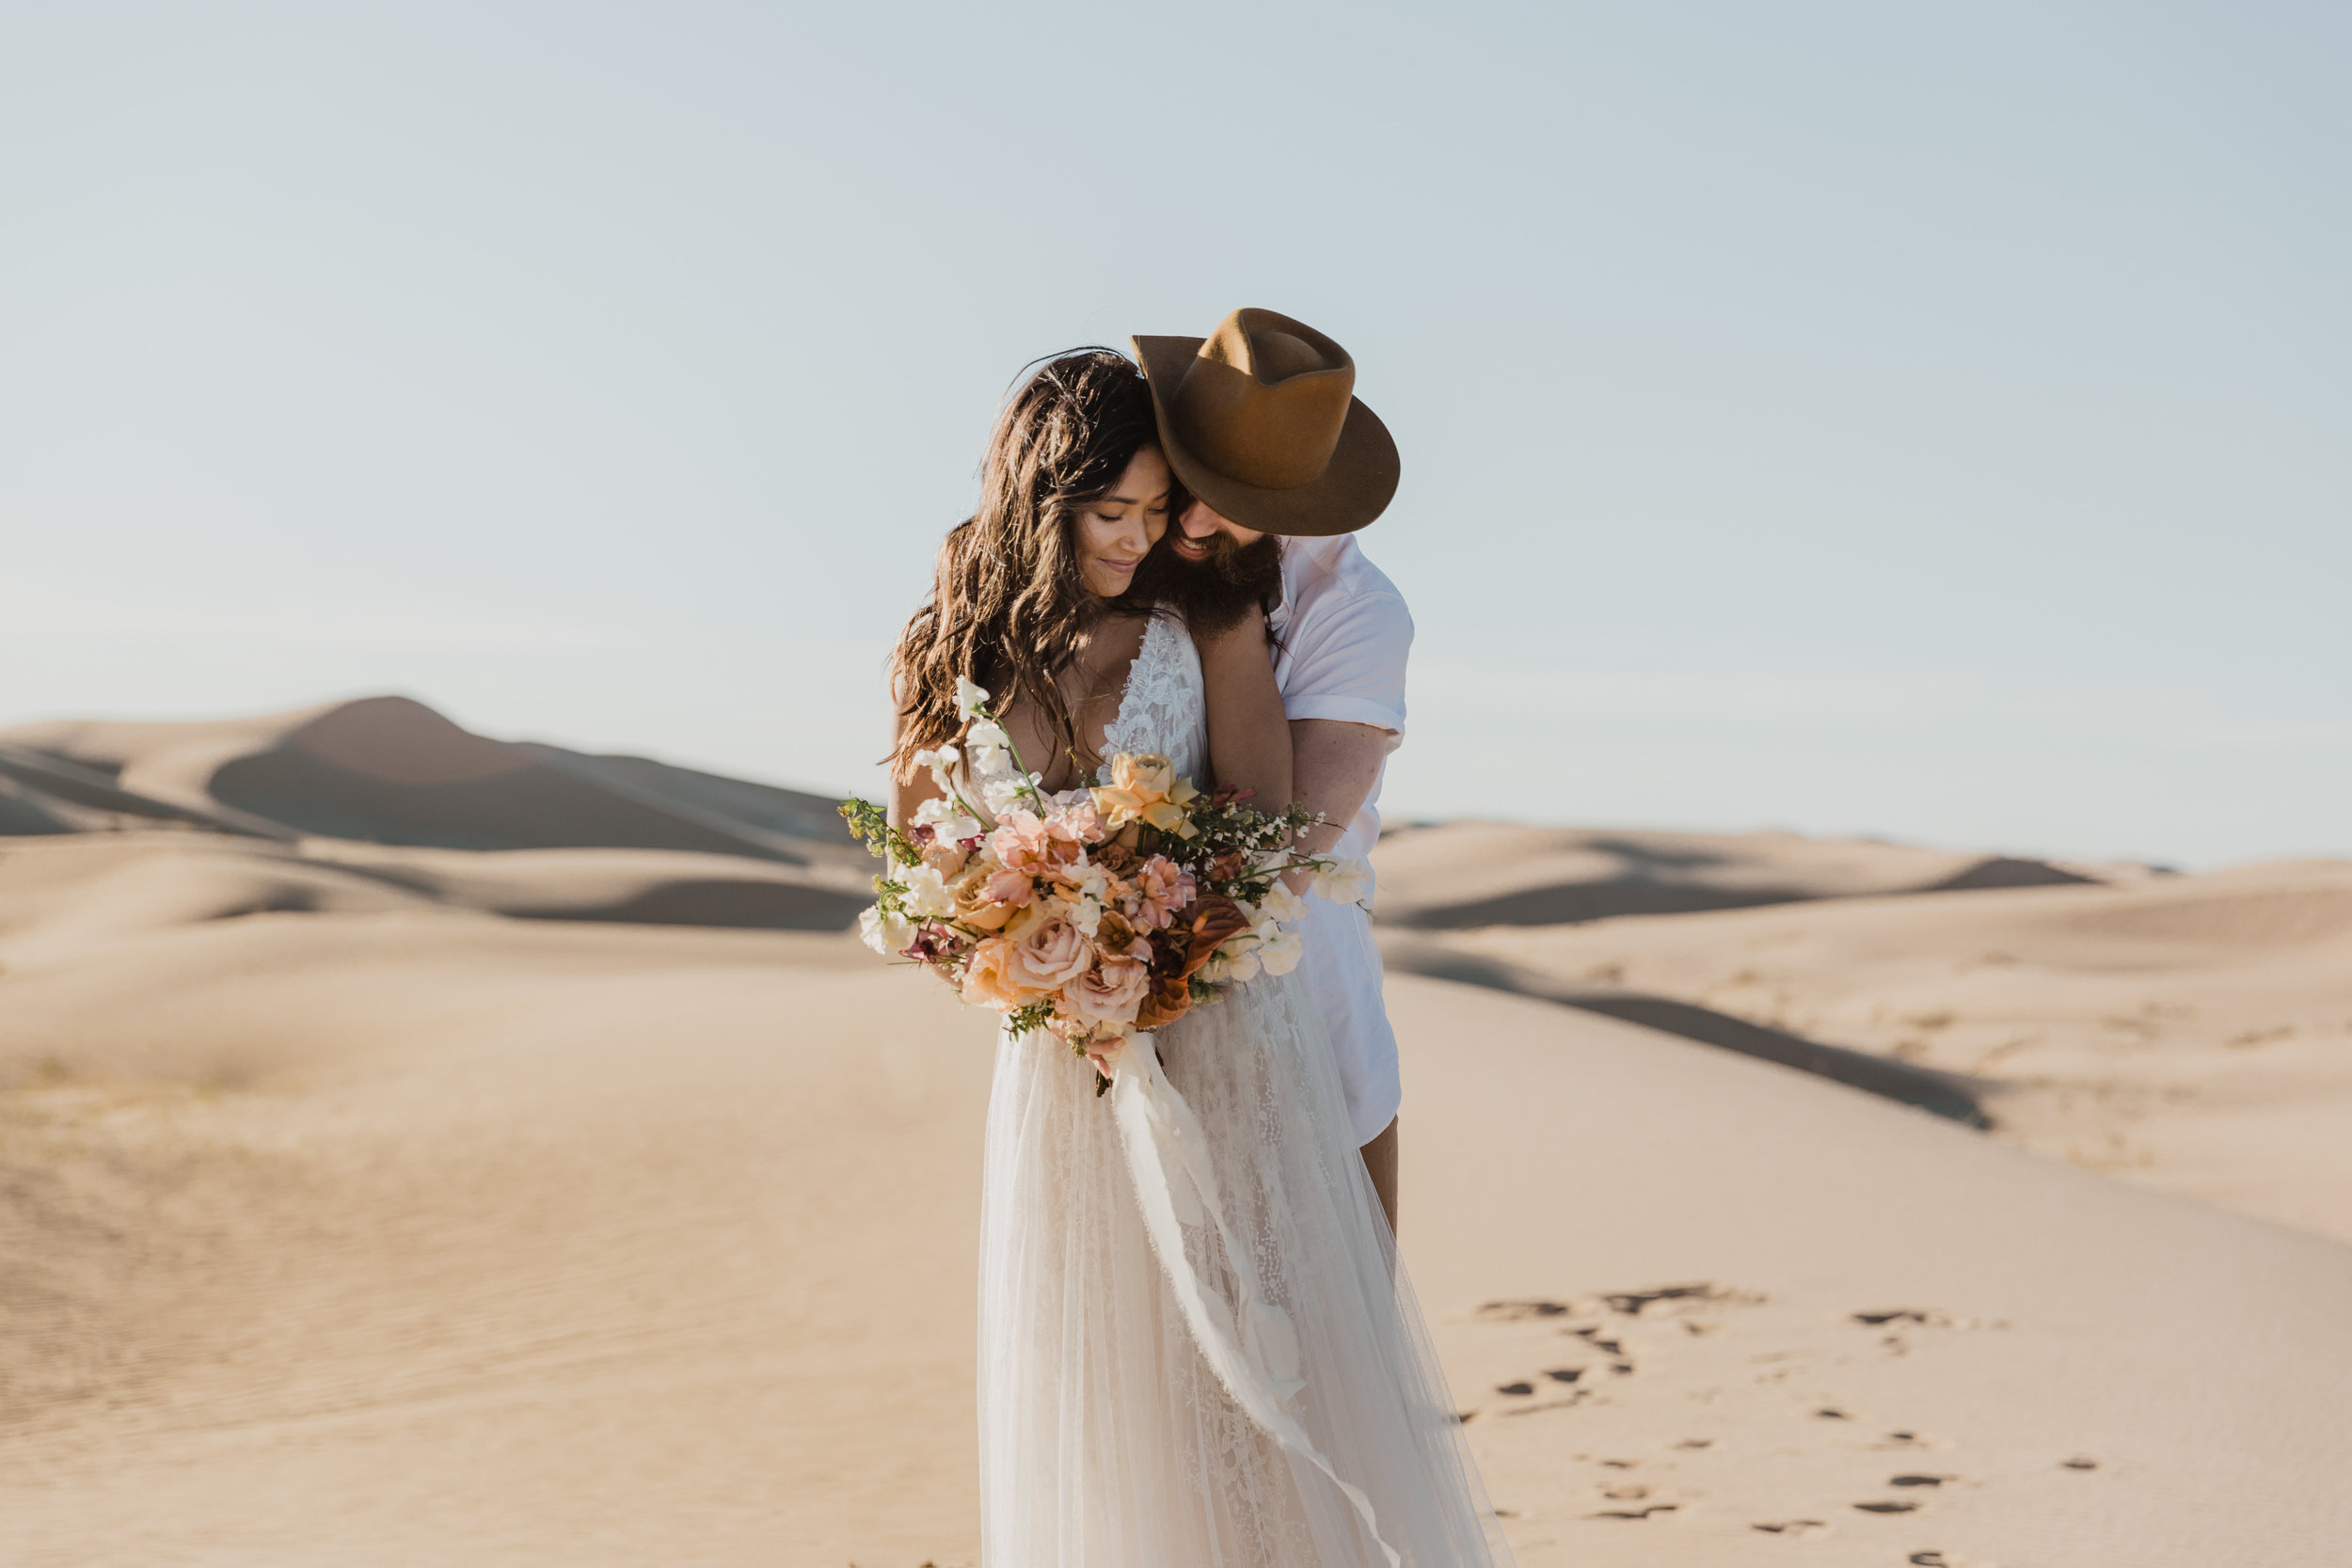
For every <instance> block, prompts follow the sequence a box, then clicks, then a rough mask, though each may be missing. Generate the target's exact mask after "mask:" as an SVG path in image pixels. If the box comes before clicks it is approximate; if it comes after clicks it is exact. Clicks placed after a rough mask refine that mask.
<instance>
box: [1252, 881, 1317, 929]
mask: <svg viewBox="0 0 2352 1568" xmlns="http://www.w3.org/2000/svg"><path fill="white" fill-rule="evenodd" d="M1258 909H1259V911H1260V912H1262V913H1263V915H1264V916H1265V917H1266V918H1267V919H1268V920H1276V921H1279V922H1281V924H1283V925H1285V926H1295V925H1296V924H1297V923H1298V922H1299V921H1301V920H1303V919H1305V918H1306V915H1307V900H1305V899H1304V898H1301V897H1300V896H1298V895H1296V894H1295V893H1293V892H1292V891H1291V890H1290V886H1289V884H1288V883H1286V882H1279V881H1278V882H1276V883H1275V884H1274V886H1273V887H1272V888H1270V889H1269V890H1267V893H1266V895H1265V897H1264V899H1263V901H1262V902H1261V903H1260V904H1259V905H1258Z"/></svg>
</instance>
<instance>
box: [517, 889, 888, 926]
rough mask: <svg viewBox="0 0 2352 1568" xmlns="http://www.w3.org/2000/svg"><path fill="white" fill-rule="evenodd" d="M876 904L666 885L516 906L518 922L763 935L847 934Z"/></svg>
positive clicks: (788, 892)
mask: <svg viewBox="0 0 2352 1568" xmlns="http://www.w3.org/2000/svg"><path fill="white" fill-rule="evenodd" d="M872 901H873V900H872V898H871V896H870V895H865V894H852V893H842V892H838V891H836V890H834V889H833V888H822V887H802V886H798V885H795V884H793V883H790V882H768V881H720V880H715V879H714V880H709V881H677V882H664V883H661V884H660V885H658V886H655V887H650V888H647V889H646V890H645V891H644V892H643V893H640V894H637V895H633V896H630V897H628V898H623V899H620V900H617V901H615V902H613V903H610V904H603V905H596V906H591V907H580V906H553V907H546V908H531V907H528V906H513V907H509V908H507V909H504V910H501V911H500V912H501V914H505V915H507V916H509V917H511V918H513V919H516V920H601V921H612V922H616V923H619V924H623V925H631V926H726V927H739V928H741V929H747V930H758V931H846V930H848V929H849V928H850V927H852V926H855V925H856V924H857V917H858V913H859V911H862V910H864V909H865V908H866V905H867V904H869V903H871V902H872Z"/></svg>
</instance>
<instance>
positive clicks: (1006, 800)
mask: <svg viewBox="0 0 2352 1568" xmlns="http://www.w3.org/2000/svg"><path fill="white" fill-rule="evenodd" d="M1036 791H1037V775H1036V774H1035V773H999V774H997V775H996V776H995V777H994V778H993V779H986V780H983V781H981V784H980V804H982V805H984V806H986V807H987V808H988V811H989V815H990V816H1004V815H1005V813H1007V812H1009V811H1010V810H1012V808H1013V807H1015V806H1025V805H1034V804H1035V803H1036V802H1035V801H1034V800H1031V799H1030V797H1031V796H1032V795H1034V794H1035V793H1036Z"/></svg>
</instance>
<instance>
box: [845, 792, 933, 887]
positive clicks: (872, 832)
mask: <svg viewBox="0 0 2352 1568" xmlns="http://www.w3.org/2000/svg"><path fill="white" fill-rule="evenodd" d="M841 817H842V820H843V821H845V822H847V823H849V825H850V836H851V837H852V838H854V839H856V840H857V841H858V842H859V843H860V844H863V845H865V846H866V853H867V854H870V855H879V856H881V857H882V858H883V859H884V860H887V861H890V862H892V863H896V864H898V865H914V864H915V863H917V862H919V861H920V860H922V858H923V852H922V850H920V849H918V848H916V847H915V844H914V840H913V839H911V838H909V837H907V835H906V834H904V833H902V832H899V831H898V829H896V828H894V827H892V826H891V825H890V814H889V813H888V812H887V811H885V810H883V809H882V807H880V806H878V805H876V804H874V802H873V801H871V800H861V799H859V798H858V797H857V796H854V795H852V796H851V797H850V799H848V800H844V801H842V802H841ZM875 885H876V886H877V887H880V886H881V883H880V882H877V883H876V884H875ZM896 891H898V892H904V891H905V889H903V888H899V889H897V890H896Z"/></svg>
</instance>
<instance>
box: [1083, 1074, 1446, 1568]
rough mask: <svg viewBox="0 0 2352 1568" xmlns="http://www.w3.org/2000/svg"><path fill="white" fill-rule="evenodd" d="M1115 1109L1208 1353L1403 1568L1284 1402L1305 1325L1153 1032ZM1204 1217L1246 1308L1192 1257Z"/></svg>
mask: <svg viewBox="0 0 2352 1568" xmlns="http://www.w3.org/2000/svg"><path fill="white" fill-rule="evenodd" d="M1111 1109H1112V1113H1113V1115H1115V1116H1116V1117H1117V1118H1118V1121H1119V1132H1120V1140H1119V1141H1120V1147H1121V1148H1123V1149H1124V1150H1125V1151H1126V1155H1127V1169H1128V1172H1129V1174H1130V1175H1132V1176H1133V1177H1134V1178H1135V1183H1136V1199H1137V1200H1138V1202H1140V1204H1141V1205H1142V1208H1143V1227H1144V1229H1145V1230H1146V1231H1147V1232H1149V1233H1150V1235H1151V1238H1152V1251H1154V1252H1156V1253H1158V1254H1159V1258H1160V1265H1161V1267H1162V1268H1163V1269H1165V1270H1166V1271H1167V1273H1168V1286H1169V1288H1170V1289H1171V1290H1173V1291H1175V1293H1176V1301H1177V1304H1178V1306H1179V1307H1182V1308H1183V1310H1184V1322H1185V1323H1186V1324H1188V1325H1189V1326H1190V1327H1191V1329H1192V1337H1193V1340H1194V1342H1195V1343H1197V1344H1198V1345H1199V1346H1200V1354H1201V1355H1202V1357H1203V1358H1204V1359H1206V1360H1207V1362H1208V1363H1209V1366H1210V1368H1211V1369H1212V1370H1215V1371H1216V1375H1217V1381H1218V1382H1220V1383H1222V1384H1224V1385H1225V1387H1226V1390H1227V1391H1228V1392H1229V1393H1231V1394H1232V1396H1233V1399H1234V1402H1236V1403H1238V1404H1239V1405H1240V1406H1241V1407H1242V1410H1243V1411H1244V1412H1245V1413H1246V1414H1247V1415H1248V1417H1249V1418H1250V1419H1251V1420H1253V1421H1255V1422H1257V1423H1258V1426H1259V1427H1260V1429H1261V1430H1263V1432H1264V1433H1266V1435H1267V1436H1269V1437H1271V1438H1273V1439H1274V1440H1275V1441H1276V1442H1278V1443H1279V1444H1281V1445H1282V1447H1284V1448H1286V1449H1290V1451H1291V1452H1293V1453H1295V1454H1296V1455H1298V1457H1300V1458H1301V1459H1304V1460H1306V1461H1307V1462H1308V1463H1309V1464H1311V1465H1313V1466H1314V1467H1315V1468H1316V1469H1318V1470H1321V1471H1322V1472H1323V1473H1324V1474H1325V1475H1327V1476H1328V1477H1330V1478H1331V1484H1332V1485H1334V1486H1336V1487H1338V1488H1339V1489H1340V1490H1341V1492H1343V1493H1344V1494H1345V1495H1346V1497H1347V1500H1348V1501H1349V1502H1351V1503H1353V1504H1354V1505H1355V1507H1356V1513H1357V1514H1358V1515H1359V1517H1360V1518H1361V1519H1362V1520H1363V1522H1364V1528H1365V1529H1366V1530H1368V1531H1370V1532H1371V1535H1372V1539H1373V1542H1374V1544H1376V1545H1378V1546H1379V1548H1380V1550H1381V1552H1382V1553H1383V1554H1384V1555H1386V1557H1387V1558H1388V1560H1389V1568H1402V1565H1403V1562H1404V1559H1402V1558H1400V1557H1399V1556H1398V1555H1397V1552H1396V1548H1395V1547H1393V1546H1391V1545H1390V1544H1388V1543H1387V1542H1386V1541H1384V1540H1382V1539H1381V1537H1380V1525H1379V1521H1378V1520H1376V1519H1375V1518H1374V1517H1373V1512H1372V1499H1371V1498H1370V1497H1366V1496H1365V1495H1364V1492H1363V1489H1362V1488H1361V1487H1359V1486H1356V1485H1353V1484H1351V1483H1350V1482H1348V1481H1342V1480H1341V1479H1340V1475H1339V1472H1338V1471H1337V1470H1335V1469H1333V1468H1332V1467H1331V1462H1330V1460H1328V1459H1327V1458H1325V1457H1324V1454H1323V1450H1321V1449H1318V1448H1316V1447H1315V1445H1314V1440H1313V1439H1312V1438H1311V1437H1309V1436H1308V1435H1307V1432H1306V1429H1305V1428H1304V1427H1302V1426H1300V1425H1299V1424H1298V1421H1297V1419H1296V1418H1295V1417H1293V1416H1292V1415H1291V1413H1290V1412H1289V1411H1288V1410H1287V1409H1285V1408H1284V1406H1285V1405H1287V1404H1288V1403H1289V1402H1290V1401H1291V1399H1292V1397H1293V1396H1295V1394H1297V1392H1298V1391H1299V1390H1300V1389H1301V1388H1304V1387H1305V1386H1307V1385H1306V1381H1305V1380H1304V1379H1303V1378H1301V1377H1300V1376H1299V1352H1298V1330H1297V1327H1296V1325H1295V1324H1294V1323H1292V1322H1291V1319H1290V1314H1289V1313H1287V1312H1285V1311H1283V1310H1282V1308H1281V1307H1279V1306H1277V1305H1275V1304H1274V1303H1273V1302H1270V1301H1268V1300H1266V1299H1265V1291H1264V1285H1263V1281H1262V1280H1260V1278H1259V1277H1258V1268H1257V1254H1256V1253H1255V1252H1254V1251H1253V1250H1252V1249H1250V1248H1248V1247H1245V1246H1243V1245H1241V1244H1240V1243H1239V1242H1238V1241H1237V1239H1236V1238H1235V1237H1234V1234H1233V1230H1232V1226H1231V1225H1230V1224H1229V1223H1228V1222H1227V1219H1226V1214H1225V1206H1224V1202H1223V1200H1222V1197H1221V1196H1220V1195H1219V1193H1218V1192H1217V1184H1216V1170H1215V1168H1214V1167H1213V1166H1212V1165H1211V1164H1210V1160H1209V1140H1208V1135H1207V1134H1206V1133H1205V1132H1203V1131H1202V1130H1201V1127H1200V1117H1197V1116H1195V1115H1194V1114H1193V1109H1192V1107H1191V1106H1190V1105H1188V1104H1186V1103H1185V1102H1184V1096H1183V1095H1181V1094H1179V1093H1177V1092H1176V1085H1173V1084H1171V1083H1169V1082H1168V1074H1167V1073H1165V1072H1164V1071H1162V1070H1161V1069H1160V1055H1159V1051H1158V1048H1157V1046H1156V1044H1155V1042H1154V1041H1153V1040H1152V1037H1151V1035H1150V1034H1148V1033H1145V1034H1138V1035H1136V1037H1134V1038H1133V1039H1132V1040H1130V1041H1129V1042H1128V1044H1127V1048H1126V1050H1125V1051H1123V1052H1122V1053H1120V1059H1119V1065H1118V1069H1117V1074H1116V1076H1115V1077H1114V1079H1113V1081H1112V1085H1111ZM1204 1221H1206V1222H1208V1223H1212V1224H1214V1225H1215V1226H1216V1231H1217V1236H1218V1238H1219V1239H1220V1240H1221V1241H1222V1242H1223V1243H1224V1244H1225V1257H1226V1259H1227V1260H1228V1261H1229V1262H1230V1263H1231V1264H1232V1269H1233V1275H1234V1279H1235V1283H1236V1284H1237V1285H1238V1286H1239V1287H1240V1290H1241V1295H1242V1299H1241V1302H1240V1304H1239V1309H1238V1310H1236V1308H1235V1304H1234V1303H1232V1302H1231V1301H1229V1300H1227V1299H1226V1297H1225V1296H1224V1294H1223V1293H1222V1292H1221V1291H1218V1290H1217V1289H1216V1287H1215V1286H1213V1285H1211V1284H1209V1283H1208V1282H1207V1281H1205V1280H1203V1279H1202V1278H1201V1277H1200V1272H1199V1271H1198V1270H1196V1269H1195V1268H1194V1267H1193V1266H1192V1259H1190V1258H1189V1257H1187V1256H1186V1255H1185V1252H1184V1229H1183V1227H1184V1226H1187V1225H1190V1226H1194V1227H1198V1226H1200V1225H1201V1224H1202V1223H1203V1222H1204Z"/></svg>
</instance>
